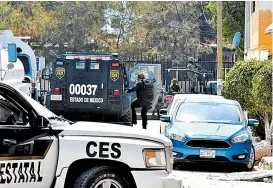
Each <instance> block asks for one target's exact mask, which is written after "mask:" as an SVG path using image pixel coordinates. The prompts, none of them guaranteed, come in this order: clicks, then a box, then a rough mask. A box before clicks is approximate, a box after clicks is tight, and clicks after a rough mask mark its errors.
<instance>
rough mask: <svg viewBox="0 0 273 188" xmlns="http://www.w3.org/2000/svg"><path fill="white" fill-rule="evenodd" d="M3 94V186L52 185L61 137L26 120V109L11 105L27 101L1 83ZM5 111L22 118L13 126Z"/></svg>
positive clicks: (34, 187)
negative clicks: (32, 125)
mask: <svg viewBox="0 0 273 188" xmlns="http://www.w3.org/2000/svg"><path fill="white" fill-rule="evenodd" d="M5 87H6V86H5ZM0 93H1V94H0V97H1V102H0V111H1V115H2V116H1V117H0V132H1V134H0V187H1V188H18V187H20V188H37V187H50V186H51V184H52V183H53V181H54V178H55V174H56V168H57V162H58V152H59V151H58V148H59V142H58V138H57V137H56V136H55V135H53V134H52V133H51V132H50V131H49V129H48V128H42V126H41V125H40V126H39V127H36V128H33V127H31V126H29V124H27V123H26V122H24V120H23V119H24V118H25V117H23V116H25V114H26V113H25V110H23V109H21V108H17V107H18V106H16V107H15V106H14V108H13V106H12V105H11V104H15V103H12V102H14V101H16V103H17V104H21V105H24V104H25V103H24V102H25V101H22V100H21V99H20V98H19V97H18V95H17V94H16V93H14V91H13V90H12V89H7V88H4V87H3V86H0ZM7 96H9V97H7ZM4 111H5V112H4ZM4 113H5V114H11V113H13V114H14V116H15V117H18V116H21V118H18V119H17V118H16V125H14V124H13V125H11V123H9V122H7V121H6V116H5V114H4ZM41 122H42V121H41ZM55 133H56V134H58V133H59V131H57V132H55Z"/></svg>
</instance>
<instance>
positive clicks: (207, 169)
mask: <svg viewBox="0 0 273 188" xmlns="http://www.w3.org/2000/svg"><path fill="white" fill-rule="evenodd" d="M159 125H160V121H159V120H150V121H148V129H147V130H148V131H151V132H158V133H159ZM134 127H135V128H141V120H139V121H138V124H137V125H135V126H134ZM174 173H175V174H177V175H178V176H180V177H182V178H183V183H184V187H185V188H216V187H217V188H219V187H221V188H246V187H248V188H252V187H253V188H254V187H255V188H257V187H259V188H269V187H272V184H271V183H263V182H250V181H228V183H227V179H229V180H233V179H234V180H235V179H236V180H237V178H239V179H240V177H242V178H243V177H246V176H247V175H248V176H249V178H246V179H250V180H251V179H253V177H255V176H256V174H257V172H255V171H253V172H239V173H238V172H232V170H231V169H230V168H229V167H228V166H220V165H216V166H215V165H214V166H212V165H205V166H204V165H202V166H200V165H198V164H197V165H193V164H190V165H186V166H183V167H179V170H174ZM268 173H270V172H269V171H266V172H265V174H268ZM259 175H261V172H259ZM218 179H223V180H226V181H220V180H218Z"/></svg>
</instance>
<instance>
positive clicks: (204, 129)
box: [173, 122, 244, 138]
mask: <svg viewBox="0 0 273 188" xmlns="http://www.w3.org/2000/svg"><path fill="white" fill-rule="evenodd" d="M243 128H244V126H243V125H241V124H237V125H233V124H221V123H181V122H180V123H175V124H174V126H173V131H175V132H177V133H179V132H180V133H184V134H186V136H188V137H190V138H207V137H224V138H228V137H230V136H232V135H233V134H235V133H237V132H238V131H240V130H241V129H243Z"/></svg>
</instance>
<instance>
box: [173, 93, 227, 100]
mask: <svg viewBox="0 0 273 188" xmlns="http://www.w3.org/2000/svg"><path fill="white" fill-rule="evenodd" d="M174 98H178V99H183V98H187V99H188V98H194V99H196V98H206V99H207V98H212V99H214V98H216V99H218V98H220V99H222V98H223V99H224V97H223V96H219V95H208V94H183V93H181V94H176V95H175V96H174Z"/></svg>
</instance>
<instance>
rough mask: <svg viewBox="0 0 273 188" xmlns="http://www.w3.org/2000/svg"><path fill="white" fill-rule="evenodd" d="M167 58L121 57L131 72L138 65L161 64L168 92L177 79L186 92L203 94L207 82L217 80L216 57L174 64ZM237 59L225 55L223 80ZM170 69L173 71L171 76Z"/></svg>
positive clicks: (205, 57)
mask: <svg viewBox="0 0 273 188" xmlns="http://www.w3.org/2000/svg"><path fill="white" fill-rule="evenodd" d="M169 59H170V58H168V57H165V56H160V55H158V54H155V55H143V54H138V55H131V56H128V55H127V56H125V55H124V56H121V61H122V62H123V63H124V65H125V67H126V70H127V71H128V70H130V69H131V68H132V67H134V66H135V65H136V64H161V74H162V75H161V77H162V86H163V88H165V91H168V89H169V86H170V81H168V80H172V79H173V78H177V80H178V81H179V84H180V87H181V89H182V90H183V91H184V92H187V93H188V92H189V93H192V92H196V93H199V92H203V91H204V87H205V85H206V83H207V82H209V81H214V80H217V60H216V55H215V54H213V55H206V56H202V57H201V58H199V59H198V61H195V62H192V63H190V62H173V61H171V60H169ZM235 60H236V57H235V56H234V55H232V54H225V55H224V58H223V80H225V77H226V74H227V72H228V71H229V70H230V68H231V67H232V66H233V65H234V62H235ZM168 69H176V70H172V71H171V74H170V75H169V73H168V71H167V70H168Z"/></svg>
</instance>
